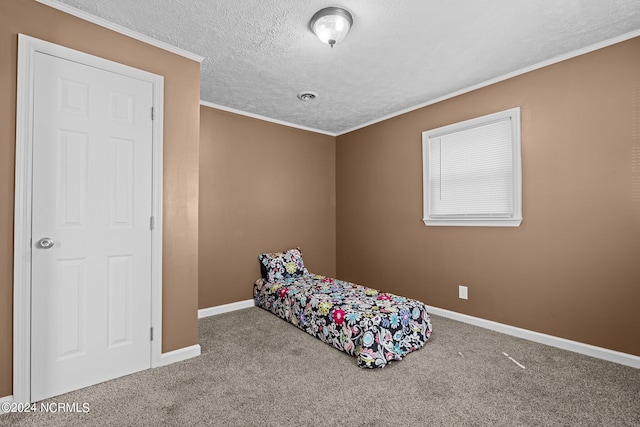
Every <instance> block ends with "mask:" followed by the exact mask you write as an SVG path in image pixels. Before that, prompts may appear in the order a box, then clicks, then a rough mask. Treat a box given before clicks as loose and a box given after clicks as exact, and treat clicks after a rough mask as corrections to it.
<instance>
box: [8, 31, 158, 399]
mask: <svg viewBox="0 0 640 427" xmlns="http://www.w3.org/2000/svg"><path fill="white" fill-rule="evenodd" d="M37 52H41V53H45V54H48V55H53V56H57V57H59V58H63V59H66V60H69V61H74V62H77V63H81V64H85V65H89V66H92V67H96V68H100V69H103V70H106V71H110V72H115V73H118V74H121V75H125V76H129V77H133V78H136V79H139V80H142V81H146V82H149V83H150V84H151V85H152V87H153V109H154V120H153V125H152V132H153V138H152V139H153V141H152V145H153V160H152V162H153V165H152V185H153V190H152V191H153V194H152V206H153V208H152V215H153V217H154V228H153V230H152V232H151V260H152V261H151V262H152V270H151V327H152V328H153V330H154V340H153V341H152V342H151V358H150V361H151V366H150V367H155V366H160V365H161V364H162V360H161V353H162V228H163V227H162V221H163V220H162V177H163V168H162V164H163V151H162V148H163V128H164V125H163V123H164V116H163V103H164V95H163V93H164V78H163V77H162V76H159V75H156V74H152V73H149V72H147V71H142V70H138V69H136V68H133V67H129V66H127V65H123V64H118V63H116V62H113V61H108V60H106V59H103V58H99V57H97V56H93V55H89V54H87V53H83V52H79V51H77V50H73V49H69V48H66V47H63V46H59V45H56V44H53V43H49V42H47V41H44V40H39V39H36V38H33V37H29V36H26V35H24V34H19V35H18V87H17V102H16V162H15V206H14V251H13V253H14V264H13V271H14V275H13V295H14V299H13V399H14V401H15V402H19V403H25V402H30V401H31V371H30V361H31V243H30V242H31V215H32V205H31V191H32V178H31V177H32V167H31V165H32V158H33V151H32V150H33V133H32V129H33V101H34V92H33V81H34V71H35V55H36V53H37Z"/></svg>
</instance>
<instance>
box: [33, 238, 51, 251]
mask: <svg viewBox="0 0 640 427" xmlns="http://www.w3.org/2000/svg"><path fill="white" fill-rule="evenodd" d="M36 244H37V245H38V247H39V248H42V249H50V248H52V247H53V245H54V244H55V242H54V241H53V239H51V238H49V237H43V238H42V239H40V240H38V243H36Z"/></svg>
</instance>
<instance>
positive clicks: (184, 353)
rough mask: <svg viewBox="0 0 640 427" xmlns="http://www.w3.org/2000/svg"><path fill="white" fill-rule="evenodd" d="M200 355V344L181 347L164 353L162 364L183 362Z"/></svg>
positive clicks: (161, 356)
mask: <svg viewBox="0 0 640 427" xmlns="http://www.w3.org/2000/svg"><path fill="white" fill-rule="evenodd" d="M198 356H200V344H195V345H192V346H189V347H184V348H179V349H177V350H173V351H169V352H167V353H162V354H161V355H160V366H166V365H171V364H172V363H176V362H181V361H183V360H187V359H191V358H192V357H198Z"/></svg>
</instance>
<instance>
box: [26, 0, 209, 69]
mask: <svg viewBox="0 0 640 427" xmlns="http://www.w3.org/2000/svg"><path fill="white" fill-rule="evenodd" d="M36 1H37V2H38V3H42V4H44V5H46V6H49V7H52V8H54V9H58V10H60V11H62V12H64V13H68V14H69V15H73V16H75V17H77V18H80V19H82V20H84V21H87V22H91V23H93V24H96V25H99V26H101V27H104V28H107V29H109V30H112V31H115V32H116V33H120V34H123V35H125V36H127V37H131V38H132V39H136V40H138V41H141V42H143V43H146V44H149V45H152V46H155V47H157V48H160V49H163V50H166V51H168V52H171V53H175V54H176V55H180V56H183V57H185V58H187V59H191V60H192V61H196V62H202V61H203V60H204V56H200V55H196V54H195V53H192V52H189V51H186V50H184V49H180V48H178V47H175V46H173V45H170V44H169V43H165V42H162V41H160V40H156V39H154V38H153V37H149V36H145V35H144V34H140V33H138V32H136V31H133V30H130V29H129V28H125V27H123V26H121V25H118V24H114V23H113V22H109V21H107V20H106V19H102V18H99V17H97V16H95V15H92V14H90V13H87V12H85V11H82V10H80V9H76V8H75V7H72V6H69V5H66V4H63V3H60V2H59V1H56V0H36Z"/></svg>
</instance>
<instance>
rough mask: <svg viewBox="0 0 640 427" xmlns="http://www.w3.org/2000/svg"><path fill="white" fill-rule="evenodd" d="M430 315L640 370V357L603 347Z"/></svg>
mask: <svg viewBox="0 0 640 427" xmlns="http://www.w3.org/2000/svg"><path fill="white" fill-rule="evenodd" d="M427 311H428V312H429V313H432V314H435V315H437V316H442V317H446V318H449V319H453V320H457V321H459V322H463V323H468V324H470V325H474V326H479V327H481V328H485V329H490V330H492V331H496V332H500V333H503V334H507V335H511V336H514V337H518V338H523V339H526V340H529V341H533V342H537V343H540V344H545V345H550V346H552V347H557V348H561V349H563V350H569V351H572V352H574V353H580V354H584V355H586V356H591V357H595V358H597V359H602V360H607V361H609V362H614V363H618V364H620V365H625V366H630V367H632V368H636V369H640V357H639V356H635V355H633V354H628V353H622V352H620V351H614V350H609V349H607V348H603V347H596V346H594V345H590V344H585V343H581V342H578V341H571V340H568V339H565V338H559V337H555V336H553V335H547V334H542V333H540V332H535V331H530V330H528V329H522V328H517V327H515V326H510V325H505V324H504V323H498V322H494V321H492V320H486V319H481V318H479V317H473V316H469V315H467V314H462V313H458V312H455V311H449V310H445V309H443V308H438V307H432V306H427Z"/></svg>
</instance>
